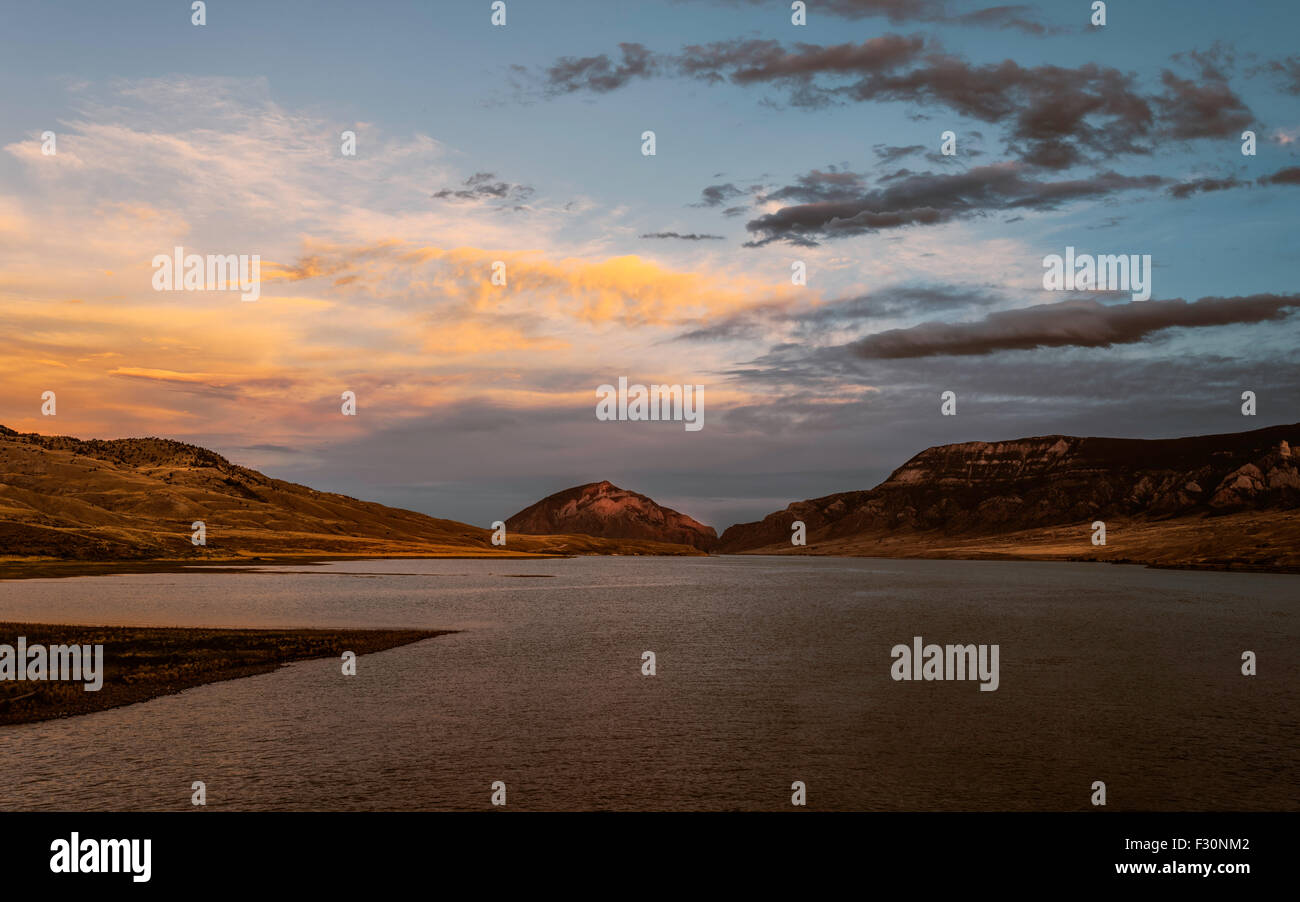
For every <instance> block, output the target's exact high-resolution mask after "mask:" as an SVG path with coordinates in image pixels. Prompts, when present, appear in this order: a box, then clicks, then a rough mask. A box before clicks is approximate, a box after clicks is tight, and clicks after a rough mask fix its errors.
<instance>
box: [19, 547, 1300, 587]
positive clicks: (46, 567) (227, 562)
mask: <svg viewBox="0 0 1300 902" xmlns="http://www.w3.org/2000/svg"><path fill="white" fill-rule="evenodd" d="M679 556H680V555H675V554H662V555H648V554H635V555H632V554H629V555H620V554H614V555H588V554H528V553H524V554H519V555H509V554H500V555H495V554H494V555H475V554H469V555H443V554H438V555H429V554H359V555H286V556H283V557H274V558H261V557H255V558H247V557H234V558H223V559H216V560H214V559H204V560H192V559H185V558H172V559H158V560H130V561H59V560H50V559H43V560H42V559H37V560H22V559H10V560H4V559H0V582H7V581H18V580H25V579H70V578H73V577H80V576H114V575H118V574H127V573H194V572H200V571H203V570H211V571H217V572H223V573H231V574H236V573H253V572H256V570H257V568H261V567H277V566H281V565H284V566H289V565H296V566H310V567H320V566H324V565H325V564H332V563H338V562H344V561H389V560H411V561H443V560H457V561H483V560H539V559H541V560H572V559H574V558H578V557H664V558H672V557H679ZM691 556H695V555H691ZM699 556H700V557H818V558H863V559H873V558H874V559H878V560H886V561H914V560H927V561H1004V562H1011V561H1021V562H1025V563H1035V562H1048V563H1073V564H1125V565H1129V566H1137V567H1150V568H1152V569H1155V570H1187V571H1200V572H1213V573H1274V574H1280V575H1296V574H1300V566H1297V565H1293V564H1261V563H1255V562H1250V561H1161V560H1144V559H1142V558H1123V557H1111V558H1103V557H1084V556H1080V555H1062V554H1051V553H1046V554H1032V553H1030V554H1015V553H1011V552H1005V551H975V552H972V553H967V554H961V553H953V551H948V550H944V549H924V550H923V549H918V550H917V552H916V553H908V552H903V553H897V552H896V553H890V549H872V550H871V551H861V552H855V551H837V550H827V551H822V550H819V549H818V547H817V546H815V545H809V546H805V548H804V549H802V550H799V551H794V550H790V549H786V548H784V547H781V548H779V549H778V548H773V547H772V546H765V547H762V548H753V549H746V550H744V551H713V552H709V553H708V554H707V555H699ZM392 575H394V576H397V575H400V574H392Z"/></svg>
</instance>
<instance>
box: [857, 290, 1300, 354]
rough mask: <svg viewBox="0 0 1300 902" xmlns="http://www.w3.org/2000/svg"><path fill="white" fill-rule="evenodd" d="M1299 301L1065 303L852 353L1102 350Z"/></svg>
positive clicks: (885, 338)
mask: <svg viewBox="0 0 1300 902" xmlns="http://www.w3.org/2000/svg"><path fill="white" fill-rule="evenodd" d="M1296 307H1300V295H1277V294H1254V295H1249V296H1246V297H1229V298H1223V297H1206V298H1201V299H1200V300H1199V301H1193V302H1188V301H1185V300H1183V299H1181V298H1175V299H1173V300H1168V301H1133V302H1130V303H1126V304H1113V305H1107V304H1102V303H1099V302H1097V301H1092V300H1070V301H1063V302H1061V303H1058V304H1042V305H1040V306H1036V307H1024V308H1020V309H1017V310H1003V311H998V312H996V313H990V314H989V315H988V316H986V317H985V318H984V319H981V320H978V321H976V322H971V323H940V322H929V323H922V324H921V325H919V326H913V327H912V328H910V329H892V330H890V331H887V332H879V333H877V334H875V335H871V336H868V337H867V338H864V339H862V340H861V341H858V342H855V343H854V344H853V345H851V346H850V348H851V350H852V353H854V354H855V355H857V356H859V357H864V358H869V359H884V360H891V359H898V358H909V357H931V356H983V355H986V354H994V353H997V352H999V351H1014V350H1030V349H1034V348H1065V347H1083V348H1106V347H1110V346H1112V345H1117V344H1135V343H1137V342H1140V341H1143V340H1145V339H1147V338H1149V337H1150V336H1152V335H1153V334H1155V333H1157V332H1161V331H1163V330H1165V329H1173V328H1179V327H1181V328H1203V327H1208V326H1227V325H1233V324H1240V323H1258V322H1264V321H1267V320H1281V319H1284V318H1285V317H1286V316H1287V315H1288V314H1289V313H1290V311H1291V310H1293V309H1295V308H1296Z"/></svg>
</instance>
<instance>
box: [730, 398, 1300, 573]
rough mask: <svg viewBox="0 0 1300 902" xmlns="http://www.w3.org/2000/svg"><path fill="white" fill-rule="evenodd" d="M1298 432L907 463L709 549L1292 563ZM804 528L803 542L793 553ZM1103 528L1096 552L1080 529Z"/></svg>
mask: <svg viewBox="0 0 1300 902" xmlns="http://www.w3.org/2000/svg"><path fill="white" fill-rule="evenodd" d="M1298 441H1300V424H1293V425H1289V426H1274V427H1270V428H1267V429H1258V430H1254V431H1252V432H1241V433H1233V434H1228V435H1208V436H1196V437H1192V438H1177V439H1158V440H1142V439H1115V438H1078V437H1073V436H1065V435H1050V436H1043V437H1038V438H1025V439H1018V440H1015V441H1006V442H991V443H990V442H963V443H960V444H954V445H941V446H938V447H934V448H929V449H927V450H925V451H922V452H921V453H920V454H917V455H916V456H915V457H913V458H912V459H911V460H909V461H907V463H905V464H903V466H901V467H899V468H898V469H897V470H895V471H894V472H893V473H892V474H891V475H890V476H889V478H888V479H886V480H885V481H884V482H882V483H881V484H880V485H878V486H876V487H875V488H874V489H871V490H869V491H854V492H843V493H840V494H835V495H827V496H826V497H824V498H815V499H812V500H810V501H800V502H796V503H794V504H791V505H790V506H789V507H787V508H786V509H785V510H784V511H779V512H777V513H774V514H769V515H768V516H767V517H765V518H764V519H763V520H762V521H760V522H757V523H744V524H738V525H736V526H732V527H730V528H729V529H727V530H726V531H725V532H724V533H723V534H722V537H721V539H720V541H719V545H718V549H717V550H718V551H721V552H728V553H734V552H754V551H761V552H767V553H813V554H862V555H872V554H877V555H880V556H886V557H909V556H918V557H1042V558H1070V559H1080V560H1131V561H1143V562H1147V563H1156V564H1169V565H1178V566H1188V565H1192V566H1197V565H1199V566H1219V567H1232V566H1238V567H1265V568H1282V569H1287V568H1293V567H1300V515H1298V514H1297V511H1296V508H1297V507H1300V470H1298V469H1297V465H1298V464H1300V450H1298V451H1295V452H1293V451H1292V448H1294V447H1295V446H1296V444H1297V442H1298ZM796 520H802V521H803V522H804V524H805V525H806V529H807V546H805V547H803V548H798V547H794V546H792V544H791V524H792V523H793V522H794V521H796ZM1096 520H1101V521H1103V522H1105V523H1106V530H1107V543H1106V545H1104V546H1100V545H1094V544H1093V543H1092V528H1091V524H1092V523H1093V522H1094V521H1096Z"/></svg>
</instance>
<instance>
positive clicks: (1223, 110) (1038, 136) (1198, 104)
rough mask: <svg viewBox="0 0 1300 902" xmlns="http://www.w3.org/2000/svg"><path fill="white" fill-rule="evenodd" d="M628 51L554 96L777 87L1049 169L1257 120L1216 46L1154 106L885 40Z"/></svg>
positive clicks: (569, 76) (571, 65) (565, 77)
mask: <svg viewBox="0 0 1300 902" xmlns="http://www.w3.org/2000/svg"><path fill="white" fill-rule="evenodd" d="M997 9H1002V8H997ZM621 46H622V47H623V48H624V63H623V64H622V65H621V66H615V65H614V64H613V63H612V62H611V61H610V59H609V58H608V57H606V56H600V57H588V58H585V59H582V60H574V59H565V60H561V61H560V62H559V63H557V64H556V65H555V66H553V67H552V68H551V69H550V70H549V71H548V73H547V77H548V83H549V85H550V89H551V90H553V91H557V92H568V91H574V90H579V89H582V88H587V89H590V90H593V91H609V90H613V89H615V88H617V87H621V86H622V85H624V84H626V83H627V82H628V81H629V80H631V79H632V78H634V77H637V76H641V75H648V74H651V73H652V72H654V71H662V72H666V73H670V74H679V75H686V76H689V77H693V78H698V79H703V80H705V81H709V82H721V81H727V82H731V83H733V84H737V85H771V86H774V87H778V88H781V89H783V90H784V91H785V92H786V94H787V97H786V101H787V102H788V103H789V104H791V105H793V106H801V107H809V108H818V107H824V106H828V105H831V104H842V103H861V102H875V101H881V102H891V101H892V102H899V103H910V104H916V105H919V106H924V107H925V108H927V112H928V111H932V110H933V109H934V108H941V109H946V110H949V111H951V112H953V113H957V114H959V115H961V116H966V117H970V118H972V119H976V120H979V121H981V122H989V123H996V124H1000V125H1003V126H1005V128H1006V134H1005V136H1004V140H1005V143H1006V147H1007V149H1008V151H1010V152H1014V153H1016V154H1018V155H1019V156H1020V157H1021V159H1022V160H1024V161H1025V162H1026V163H1030V164H1032V165H1035V166H1041V167H1044V168H1048V169H1066V168H1069V167H1071V166H1076V165H1079V164H1082V163H1088V162H1095V161H1096V160H1098V159H1105V158H1110V157H1113V156H1115V155H1118V154H1150V153H1151V152H1152V149H1153V144H1152V142H1153V141H1154V140H1156V139H1158V138H1162V137H1163V138H1177V139H1187V138H1213V137H1223V136H1225V135H1229V134H1233V133H1234V132H1239V131H1240V129H1241V128H1242V127H1243V126H1244V125H1246V124H1248V123H1249V122H1250V121H1251V119H1252V114H1251V112H1250V109H1249V108H1248V107H1247V106H1246V104H1245V103H1244V102H1243V101H1242V99H1241V98H1240V97H1238V96H1237V95H1236V93H1234V92H1233V90H1232V88H1231V87H1230V86H1229V84H1228V82H1227V80H1226V79H1227V72H1228V71H1230V69H1231V65H1230V62H1231V56H1230V54H1228V53H1227V51H1224V50H1223V49H1222V48H1221V47H1218V46H1217V45H1216V47H1214V48H1211V49H1210V50H1208V51H1189V52H1186V53H1183V54H1179V55H1178V56H1177V57H1176V58H1175V62H1177V63H1178V64H1179V65H1181V66H1183V67H1184V68H1189V69H1191V70H1194V77H1193V78H1184V77H1181V76H1179V75H1177V74H1175V73H1174V72H1172V71H1169V70H1164V71H1163V72H1162V75H1161V83H1162V90H1161V92H1160V93H1158V94H1148V93H1144V92H1143V91H1142V90H1141V89H1140V88H1139V87H1138V85H1137V84H1136V82H1135V78H1134V76H1133V74H1131V73H1126V72H1122V71H1120V70H1119V69H1116V68H1113V67H1110V66H1102V65H1098V64H1096V63H1084V64H1081V65H1078V66H1073V67H1070V66H1055V65H1037V66H1022V65H1020V64H1019V63H1017V62H1015V61H1014V60H1009V59H1008V60H1004V61H1002V62H998V63H985V64H978V63H972V62H970V61H969V60H966V59H964V58H962V57H960V56H957V55H954V54H951V53H947V52H944V51H942V50H941V49H939V48H937V47H936V46H934V45H932V44H931V43H930V42H929V41H928V40H927V39H926V38H925V37H923V36H920V35H910V36H908V35H898V34H885V35H879V36H877V37H873V38H871V39H869V40H867V41H864V42H862V43H860V44H852V43H846V44H835V45H818V44H806V43H796V44H791V45H788V46H787V45H783V44H781V43H780V42H779V41H774V40H759V39H740V40H731V41H716V42H713V43H709V44H697V45H691V46H688V47H685V48H683V50H682V52H681V53H680V54H679V55H677V56H675V57H674V56H662V57H656V56H654V55H653V54H651V53H650V52H649V51H647V50H646V49H645V48H644V47H642V46H641V45H639V44H638V45H628V44H624V45H621ZM628 48H636V50H635V52H634V53H630V52H629V50H628Z"/></svg>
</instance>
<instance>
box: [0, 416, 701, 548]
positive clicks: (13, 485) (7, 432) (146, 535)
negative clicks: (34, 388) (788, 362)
mask: <svg viewBox="0 0 1300 902" xmlns="http://www.w3.org/2000/svg"><path fill="white" fill-rule="evenodd" d="M196 520H202V521H203V522H204V524H205V526H206V530H207V535H206V539H207V544H206V545H203V546H196V545H194V544H192V542H191V525H192V524H193V522H194V521H196ZM698 553H699V552H698V551H697V550H696V549H694V548H687V547H684V546H681V545H668V544H662V543H656V542H649V541H624V540H618V539H614V540H611V539H601V538H592V537H590V536H586V535H581V536H573V535H568V536H566V535H547V536H525V535H513V534H508V535H507V544H506V545H505V546H504V547H497V546H494V545H492V543H491V531H490V530H487V529H481V528H479V527H475V526H469V525H467V524H464V523H457V522H456V521H454V520H441V519H438V518H436V517H429V516H426V515H424V514H417V513H414V512H412V511H406V510H399V509H397V508H392V507H385V506H384V505H382V504H375V503H372V502H368V501H358V500H357V499H355V498H349V497H347V496H346V495H335V494H331V493H328V492H318V491H316V490H315V489H310V488H307V487H306V486H302V485H297V484H295V483H292V482H284V481H282V480H279V479H271V478H270V477H268V476H264V475H263V474H261V473H259V472H257V471H256V470H250V469H248V468H246V467H241V466H237V465H235V464H232V463H230V461H228V460H226V459H225V458H224V457H222V456H221V455H220V454H217V453H215V452H213V451H209V450H207V449H205V448H200V447H197V446H195V445H188V444H184V443H182V442H175V441H170V440H167V439H159V438H135V439H116V440H112V441H98V440H96V441H81V440H79V439H75V438H66V437H63V436H43V435H37V434H34V433H27V434H21V433H18V432H15V431H14V430H12V429H7V428H5V427H3V426H0V556H3V557H4V558H7V559H13V558H45V559H51V558H52V559H57V560H79V561H124V560H177V559H180V560H185V559H199V560H203V559H209V560H224V559H239V558H248V557H252V556H261V557H277V556H278V557H289V556H293V557H297V556H330V555H337V556H347V555H355V556H360V557H375V556H401V555H412V556H438V555H443V556H447V555H453V556H462V555H465V556H485V557H487V556H496V557H503V556H518V555H521V554H698Z"/></svg>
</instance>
